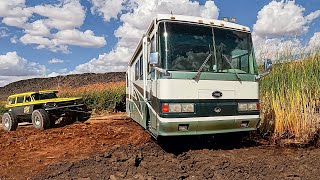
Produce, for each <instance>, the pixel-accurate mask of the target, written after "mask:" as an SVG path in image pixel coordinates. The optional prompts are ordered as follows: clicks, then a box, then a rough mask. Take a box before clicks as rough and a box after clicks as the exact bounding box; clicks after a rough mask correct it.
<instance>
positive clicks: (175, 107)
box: [169, 103, 181, 112]
mask: <svg viewBox="0 0 320 180" xmlns="http://www.w3.org/2000/svg"><path fill="white" fill-rule="evenodd" d="M169 112H181V104H173V103H170V104H169Z"/></svg>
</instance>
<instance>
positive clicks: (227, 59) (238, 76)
mask: <svg viewBox="0 0 320 180" xmlns="http://www.w3.org/2000/svg"><path fill="white" fill-rule="evenodd" d="M221 55H222V56H223V57H224V58H225V59H226V61H227V63H228V64H229V65H230V66H231V68H232V69H233V71H234V73H235V74H236V76H237V78H238V80H239V82H240V83H241V84H242V79H241V77H240V75H239V73H237V71H236V69H235V68H234V66H233V65H232V64H231V62H230V61H229V58H228V57H227V56H226V55H224V54H222V53H221Z"/></svg>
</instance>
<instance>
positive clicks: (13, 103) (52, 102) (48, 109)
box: [2, 90, 91, 131]
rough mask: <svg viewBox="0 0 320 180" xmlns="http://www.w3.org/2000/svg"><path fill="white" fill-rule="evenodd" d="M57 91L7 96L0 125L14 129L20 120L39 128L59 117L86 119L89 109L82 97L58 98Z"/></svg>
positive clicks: (10, 129) (43, 127)
mask: <svg viewBox="0 0 320 180" xmlns="http://www.w3.org/2000/svg"><path fill="white" fill-rule="evenodd" d="M57 93H58V91H56V90H45V91H39V92H26V93H21V94H14V95H11V96H9V97H8V100H7V103H6V106H5V108H6V109H7V112H6V113H4V114H3V116H2V127H3V129H4V130H6V131H14V130H16V129H17V127H18V123H20V122H30V123H32V124H33V126H34V127H35V128H37V129H40V130H45V129H48V128H50V127H52V126H54V125H55V124H56V122H57V121H58V120H59V119H60V118H61V117H69V118H71V119H72V120H75V121H86V120H88V119H89V118H90V115H91V113H90V111H89V110H88V108H87V106H86V105H85V104H84V103H83V100H82V98H58V96H57Z"/></svg>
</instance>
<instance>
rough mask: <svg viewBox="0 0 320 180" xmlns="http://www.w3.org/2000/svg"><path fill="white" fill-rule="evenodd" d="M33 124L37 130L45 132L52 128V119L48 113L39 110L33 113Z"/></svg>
mask: <svg viewBox="0 0 320 180" xmlns="http://www.w3.org/2000/svg"><path fill="white" fill-rule="evenodd" d="M32 124H33V126H34V127H35V128H37V129H40V130H45V129H48V128H49V127H50V117H49V114H48V113H47V111H45V110H43V109H37V110H34V111H33V112H32Z"/></svg>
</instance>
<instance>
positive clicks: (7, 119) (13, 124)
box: [2, 112, 18, 131]
mask: <svg viewBox="0 0 320 180" xmlns="http://www.w3.org/2000/svg"><path fill="white" fill-rule="evenodd" d="M2 127H3V129H4V130H6V131H15V130H16V129H17V127H18V119H17V118H16V117H15V116H14V115H13V114H12V113H11V112H8V113H5V114H4V115H3V116H2Z"/></svg>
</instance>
